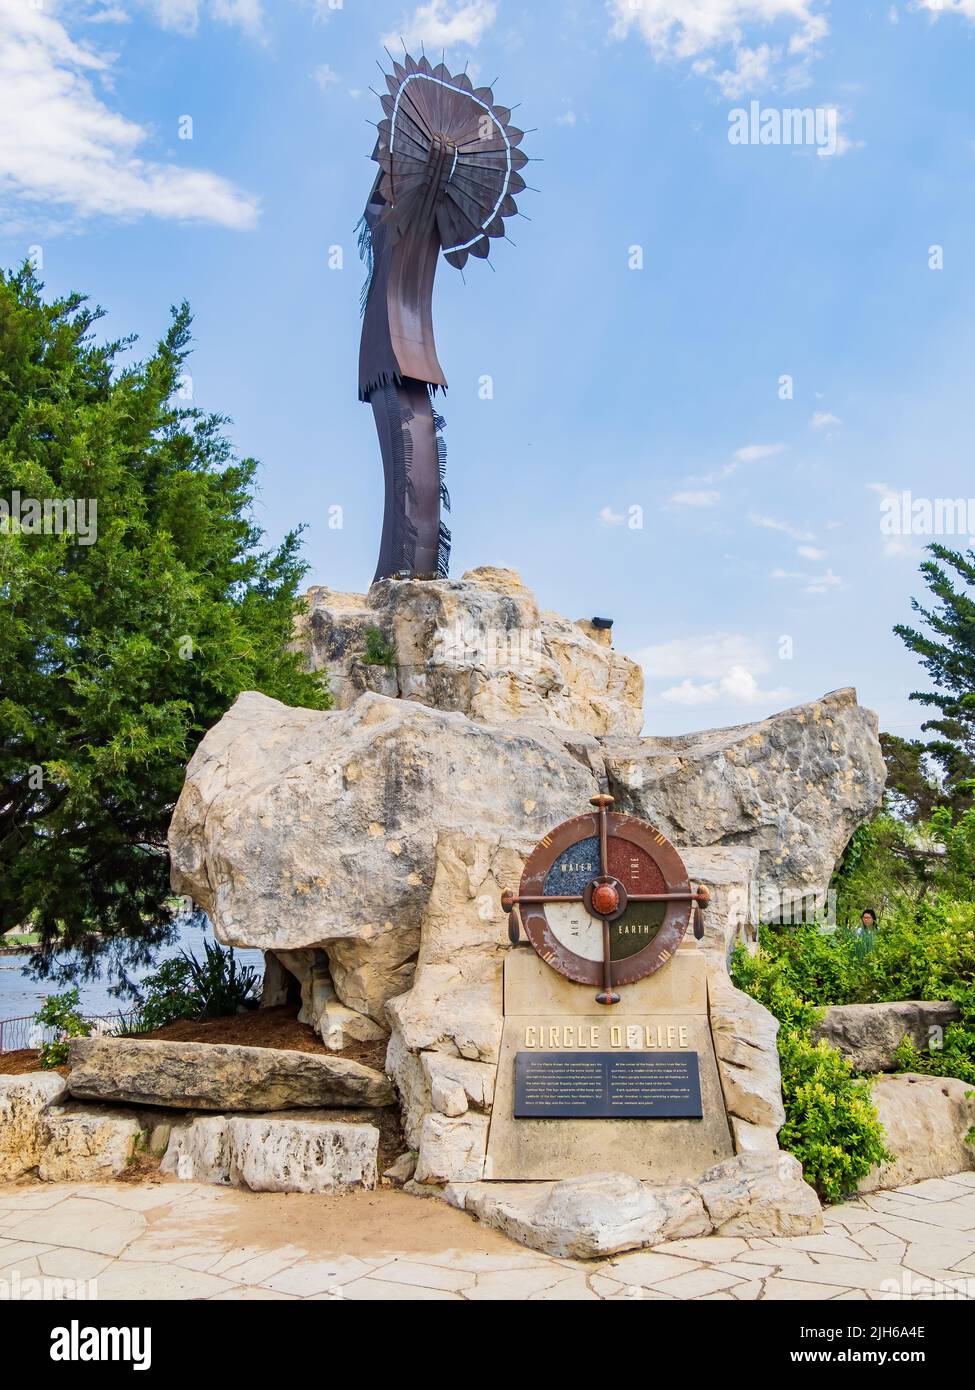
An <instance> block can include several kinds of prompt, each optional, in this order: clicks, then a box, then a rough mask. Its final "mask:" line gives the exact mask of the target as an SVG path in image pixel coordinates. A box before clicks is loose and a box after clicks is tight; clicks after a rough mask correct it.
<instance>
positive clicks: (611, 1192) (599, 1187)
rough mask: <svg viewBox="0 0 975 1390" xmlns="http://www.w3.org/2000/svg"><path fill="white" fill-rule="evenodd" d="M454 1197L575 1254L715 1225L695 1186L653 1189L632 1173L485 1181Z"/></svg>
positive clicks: (530, 1239)
mask: <svg viewBox="0 0 975 1390" xmlns="http://www.w3.org/2000/svg"><path fill="white" fill-rule="evenodd" d="M448 1200H451V1201H452V1202H454V1203H455V1204H457V1205H462V1206H463V1208H464V1210H465V1211H468V1212H470V1213H472V1214H473V1215H475V1216H477V1217H478V1218H479V1219H480V1220H481V1221H483V1222H485V1224H486V1225H489V1226H494V1227H496V1228H497V1229H498V1230H500V1231H503V1232H504V1234H505V1235H507V1236H510V1237H511V1239H512V1240H517V1241H518V1242H519V1243H520V1244H522V1245H527V1246H529V1247H530V1248H531V1249H532V1250H541V1251H544V1252H545V1253H546V1254H548V1255H556V1256H562V1257H571V1258H575V1259H595V1258H598V1257H599V1256H605V1255H615V1254H619V1253H620V1252H621V1251H624V1250H635V1249H639V1248H640V1247H641V1246H647V1245H656V1244H659V1243H660V1242H661V1241H665V1240H682V1239H690V1238H692V1237H694V1236H701V1235H707V1233H708V1232H709V1230H710V1222H709V1221H708V1219H707V1216H706V1214H705V1211H704V1207H703V1204H702V1202H701V1199H700V1197H699V1196H697V1194H696V1193H695V1192H694V1191H693V1189H692V1188H690V1187H673V1188H666V1187H658V1188H652V1187H649V1186H648V1185H647V1184H645V1183H642V1182H640V1181H639V1179H637V1178H634V1177H631V1176H630V1175H629V1174H627V1173H592V1174H589V1175H588V1176H586V1177H579V1178H566V1179H565V1180H564V1181H562V1182H556V1183H478V1184H475V1185H474V1186H473V1187H470V1188H467V1189H460V1188H454V1189H453V1190H452V1191H451V1192H450V1193H449V1198H448Z"/></svg>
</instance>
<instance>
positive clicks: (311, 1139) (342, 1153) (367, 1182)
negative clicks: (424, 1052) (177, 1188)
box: [161, 1111, 379, 1193]
mask: <svg viewBox="0 0 975 1390" xmlns="http://www.w3.org/2000/svg"><path fill="white" fill-rule="evenodd" d="M373 1119H374V1112H373V1114H370V1113H369V1112H362V1113H358V1112H350V1113H347V1114H343V1113H342V1112H336V1111H300V1112H294V1113H291V1114H287V1113H283V1114H282V1113H279V1114H271V1115H229V1116H228V1115H208V1116H197V1117H195V1118H194V1119H192V1120H190V1121H186V1122H184V1123H183V1124H182V1125H180V1126H178V1127H177V1128H175V1129H174V1131H173V1135H172V1138H171V1140H170V1144H169V1147H168V1149H167V1150H166V1154H165V1156H164V1158H163V1161H162V1164H161V1168H162V1171H163V1172H164V1173H172V1174H173V1175H174V1176H176V1177H178V1178H180V1179H182V1180H183V1181H185V1182H204V1183H212V1184H217V1185H225V1186H226V1185H229V1186H232V1187H243V1188H247V1189H248V1190H249V1191H251V1192H311V1193H337V1192H343V1191H348V1190H351V1189H353V1188H354V1189H359V1190H366V1191H370V1190H371V1189H372V1188H374V1187H375V1186H376V1177H377V1154H378V1148H379V1129H378V1127H377V1125H376V1124H375V1123H373V1122H372V1120H373Z"/></svg>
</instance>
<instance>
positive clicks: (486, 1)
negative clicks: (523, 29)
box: [383, 0, 498, 52]
mask: <svg viewBox="0 0 975 1390" xmlns="http://www.w3.org/2000/svg"><path fill="white" fill-rule="evenodd" d="M497 13H498V7H497V5H496V4H495V2H494V0H461V3H459V4H449V3H448V0H427V4H425V5H420V6H419V7H418V8H417V9H416V11H415V12H414V14H413V16H412V18H410V19H404V20H403V23H402V25H401V27H400V28H399V29H396V30H394V31H393V32H392V33H389V34H386V35H384V37H383V43H384V44H385V45H386V46H387V48H392V46H393V44H398V43H399V41H400V39H401V38H402V40H403V42H404V43H405V44H406V47H407V48H408V49H409V50H410V51H411V52H412V51H413V49H418V48H419V47H420V45H421V44H424V45H425V46H426V47H427V48H429V49H430V50H431V51H433V50H435V49H438V48H452V47H453V46H454V45H455V44H458V43H463V44H467V46H468V47H469V48H476V47H477V45H478V44H479V43H480V42H481V39H482V38H483V37H484V35H485V34H486V33H487V31H488V30H489V29H490V28H491V26H492V25H493V23H494V21H495V19H496V18H497Z"/></svg>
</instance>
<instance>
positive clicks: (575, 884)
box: [511, 797, 695, 1002]
mask: <svg viewBox="0 0 975 1390" xmlns="http://www.w3.org/2000/svg"><path fill="white" fill-rule="evenodd" d="M597 800H598V801H599V802H601V803H603V804H601V805H599V807H598V809H597V810H596V811H594V812H592V813H590V814H587V815H584V816H577V817H576V818H575V819H574V820H569V821H564V822H563V824H562V825H559V826H557V827H556V828H555V829H554V830H553V831H551V832H550V833H549V834H548V835H546V836H545V838H544V839H543V840H542V841H541V842H540V843H539V844H538V845H537V846H536V847H535V849H534V850H533V851H532V853H531V855H530V856H529V859H528V862H527V863H526V865H525V871H524V874H523V875H522V880H521V885H520V887H519V890H518V894H517V899H516V901H517V902H518V903H519V904H520V906H521V913H522V920H523V922H524V928H525V932H526V934H527V936H528V939H529V941H530V942H531V944H532V946H534V948H535V950H536V951H537V952H538V954H539V955H540V956H541V958H542V959H543V960H544V961H546V962H547V964H549V965H550V966H551V967H552V969H553V970H557V971H558V972H559V973H560V974H561V975H565V976H566V978H567V979H570V980H574V981H576V982H577V983H578V984H593V985H599V984H603V985H604V986H606V987H607V990H608V988H609V985H610V984H611V985H623V984H632V983H633V982H634V981H635V980H641V979H643V978H644V977H645V976H647V975H652V974H653V973H654V971H656V970H659V969H660V967H661V966H662V965H664V964H665V963H666V962H667V961H668V960H669V959H670V957H671V956H672V955H673V953H674V951H676V949H677V947H678V946H679V945H680V942H681V940H682V938H683V936H684V933H685V932H686V930H687V928H688V925H689V923H690V920H691V914H692V912H693V910H694V902H695V897H694V893H693V891H692V889H691V885H690V882H689V880H688V877H687V870H686V869H685V867H684V864H683V862H682V861H681V857H680V855H679V854H678V853H677V851H676V849H675V848H674V846H673V845H672V844H671V843H670V841H669V840H668V839H667V838H666V837H665V836H664V835H661V834H660V832H659V831H658V830H656V829H654V827H653V826H652V825H648V824H647V822H646V821H642V820H637V819H636V818H635V817H633V816H625V815H621V814H619V813H617V812H609V811H607V810H606V803H608V802H609V800H610V799H609V798H608V797H605V798H597ZM511 896H512V898H514V895H511ZM607 937H608V940H607ZM607 947H608V959H609V964H610V969H609V971H607ZM608 975H611V981H609V980H608ZM606 1002H612V1000H610V999H609V997H608V993H607V999H606Z"/></svg>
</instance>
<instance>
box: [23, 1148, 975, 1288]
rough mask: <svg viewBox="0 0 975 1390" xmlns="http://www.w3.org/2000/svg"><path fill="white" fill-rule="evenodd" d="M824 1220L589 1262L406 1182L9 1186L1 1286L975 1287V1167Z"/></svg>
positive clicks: (851, 1205)
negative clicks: (556, 1252) (798, 1231)
mask: <svg viewBox="0 0 975 1390" xmlns="http://www.w3.org/2000/svg"><path fill="white" fill-rule="evenodd" d="M825 1221H826V1230H825V1232H824V1234H823V1235H819V1236H804V1237H797V1238H794V1239H787V1238H775V1239H743V1238H741V1237H711V1238H708V1239H701V1240H682V1241H671V1242H670V1243H668V1244H667V1245H664V1246H659V1247H658V1248H657V1249H655V1250H653V1251H651V1252H644V1253H632V1254H627V1255H621V1256H616V1257H615V1258H610V1259H606V1260H599V1261H591V1262H585V1263H584V1262H581V1261H578V1260H571V1259H564V1260H557V1259H551V1258H549V1257H547V1256H545V1255H539V1254H535V1253H533V1252H532V1251H528V1250H524V1249H522V1248H521V1247H520V1246H518V1245H515V1244H512V1243H511V1242H510V1241H508V1240H506V1239H505V1238H504V1237H503V1236H500V1235H498V1234H497V1233H496V1232H494V1231H492V1230H488V1229H486V1228H484V1227H481V1226H479V1225H478V1224H476V1223H475V1222H473V1221H472V1220H471V1219H470V1218H469V1217H467V1216H464V1215H463V1214H462V1213H460V1212H456V1211H453V1210H452V1209H451V1208H448V1207H447V1206H445V1205H444V1204H443V1203H441V1202H438V1201H435V1200H427V1201H420V1200H418V1199H417V1198H414V1197H408V1196H406V1195H405V1194H403V1193H400V1192H396V1191H380V1192H376V1193H359V1194H355V1195H353V1196H346V1197H338V1198H327V1197H308V1196H301V1195H290V1196H286V1195H278V1194H255V1193H249V1192H241V1191H236V1190H232V1189H229V1188H219V1187H204V1186H200V1185H197V1184H193V1183H176V1182H146V1183H142V1184H138V1183H134V1182H122V1183H106V1184H97V1185H96V1184H85V1185H84V1186H80V1185H77V1186H75V1185H65V1186H57V1185H52V1186H44V1185H41V1184H37V1183H34V1184H13V1185H7V1186H0V1297H10V1298H18V1297H20V1298H24V1297H38V1296H41V1297H46V1298H65V1297H77V1296H79V1295H81V1296H85V1297H90V1298H94V1299H112V1298H122V1299H131V1298H136V1299H190V1298H191V1299H325V1298H346V1299H359V1300H368V1299H489V1300H495V1299H499V1300H500V1299H615V1298H653V1299H667V1298H671V1299H674V1298H676V1299H687V1298H695V1299H696V1298H704V1299H762V1298H768V1299H865V1298H866V1299H879V1300H885V1299H904V1298H908V1299H911V1298H924V1299H932V1298H937V1299H958V1298H968V1299H971V1298H975V1172H968V1173H961V1174H959V1175H958V1176H956V1177H952V1178H939V1179H932V1180H930V1181H928V1182H922V1183H917V1184H915V1185H913V1186H911V1187H903V1188H899V1189H897V1190H896V1191H892V1192H881V1193H875V1194H872V1195H871V1196H869V1197H865V1198H861V1199H859V1200H857V1201H854V1202H848V1203H846V1204H845V1205H843V1206H839V1207H833V1208H831V1209H830V1210H829V1211H828V1212H827V1213H826V1216H825ZM33 1281H40V1283H39V1284H38V1283H36V1282H33ZM89 1281H91V1282H89ZM79 1285H80V1287H79Z"/></svg>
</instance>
